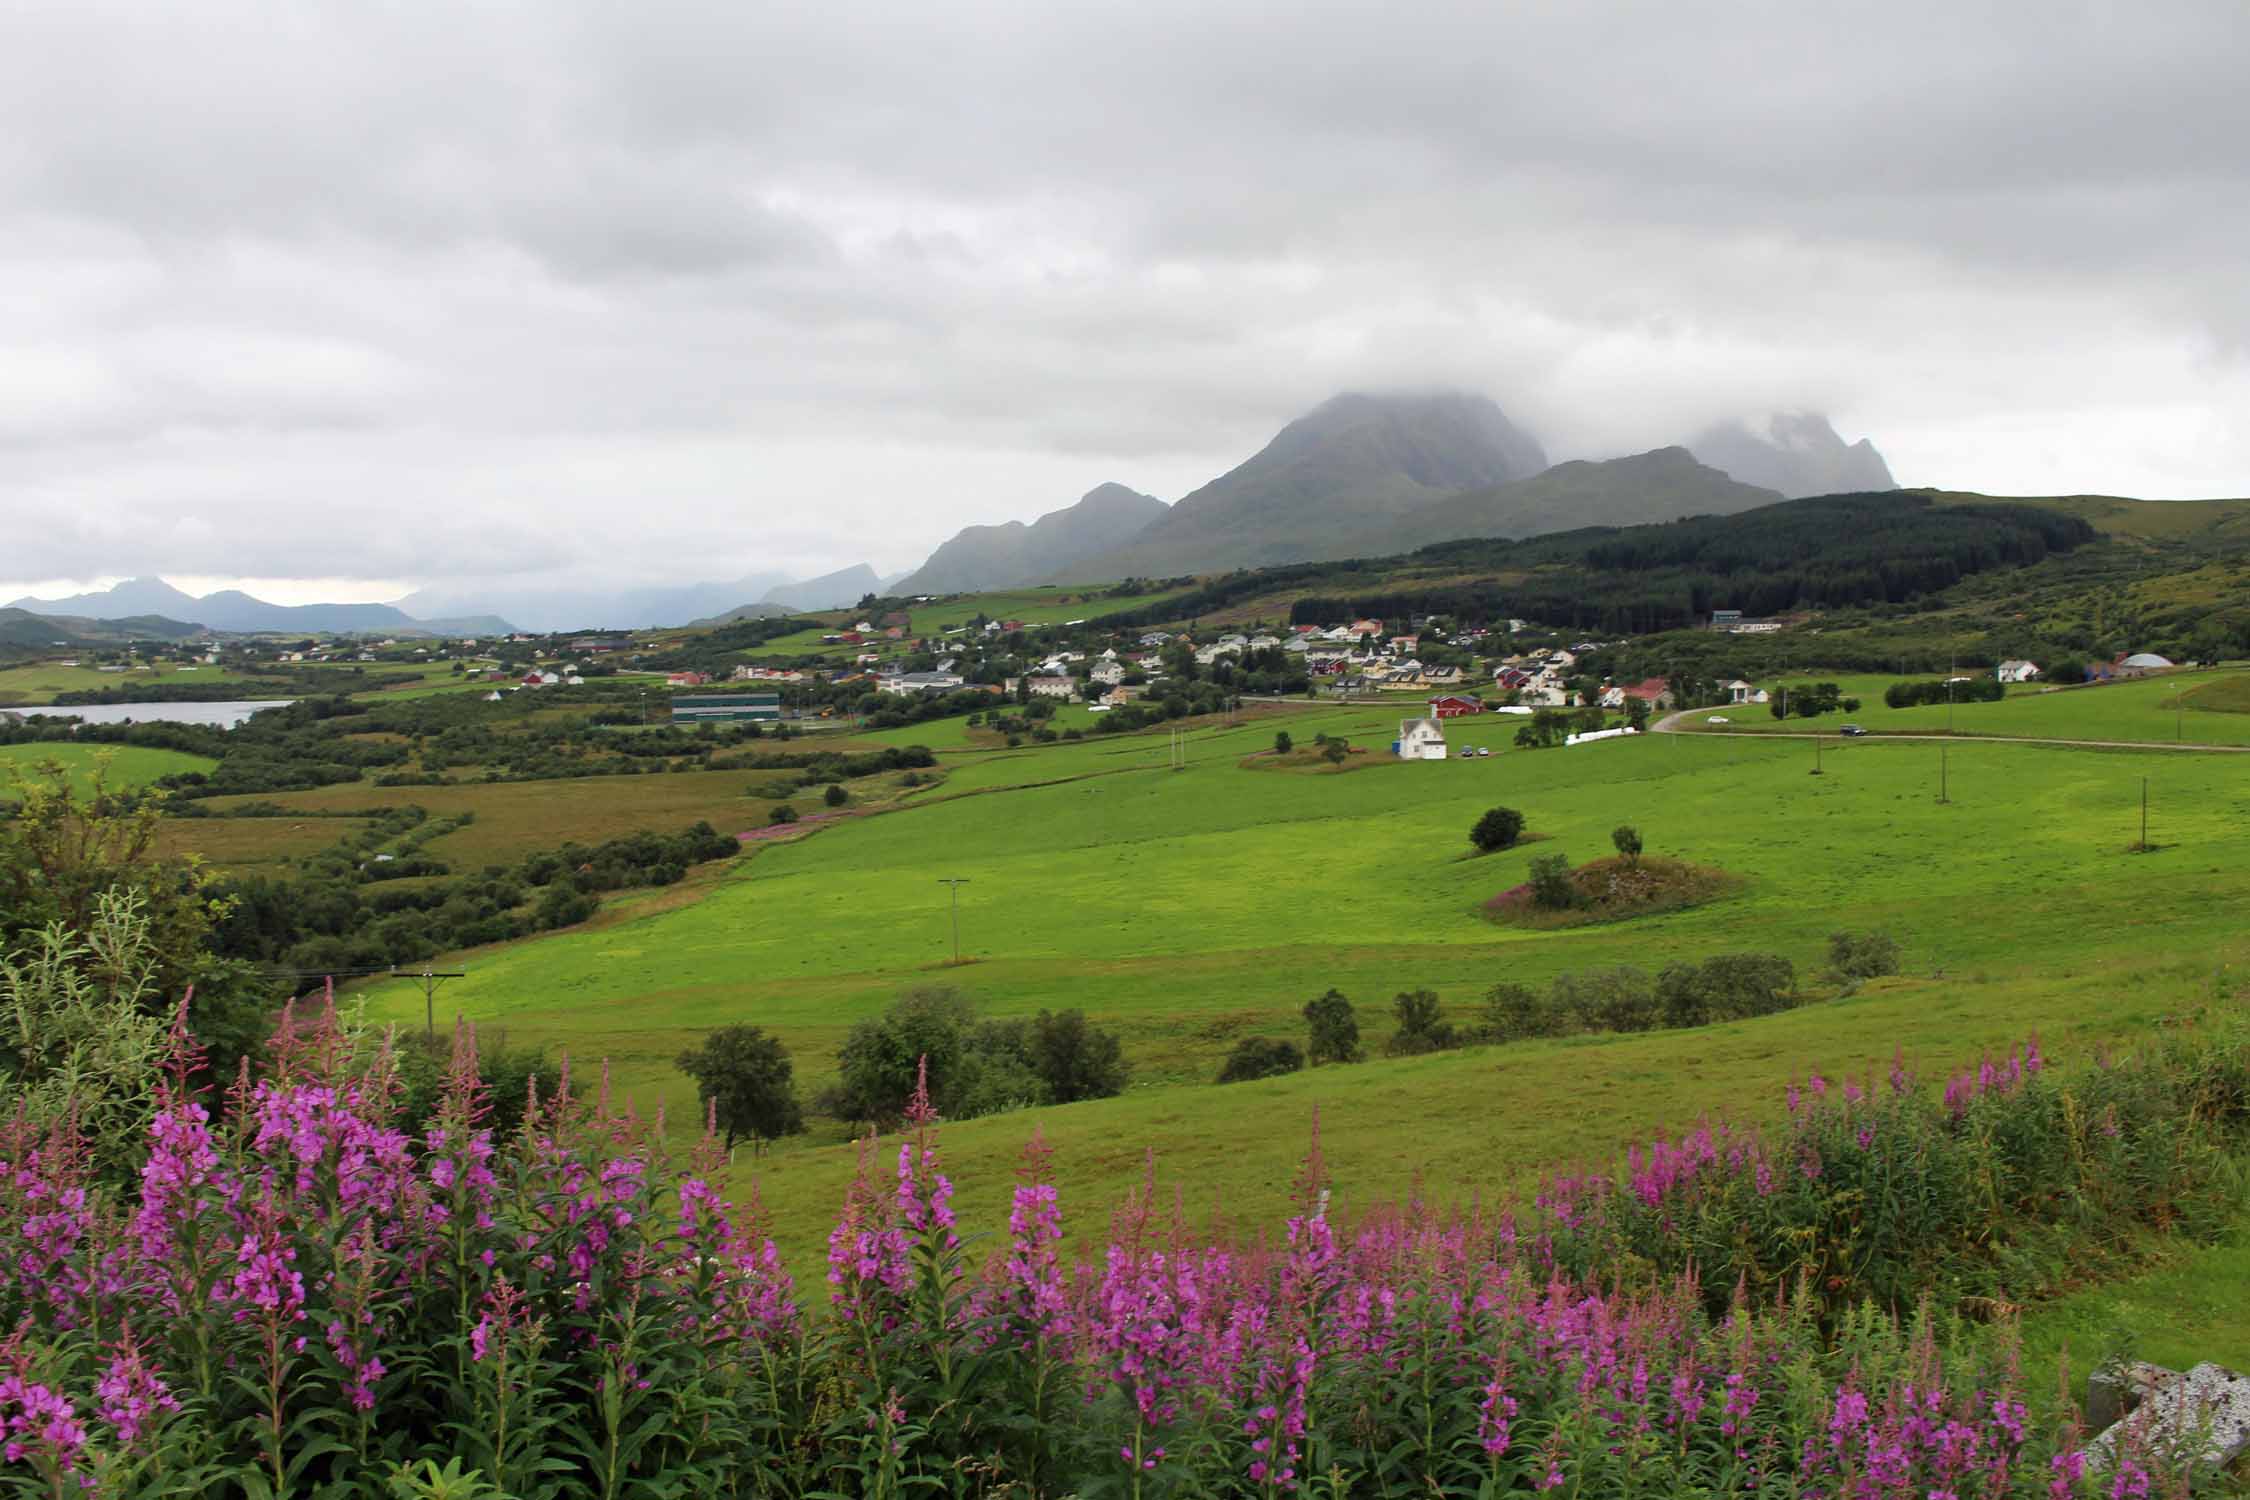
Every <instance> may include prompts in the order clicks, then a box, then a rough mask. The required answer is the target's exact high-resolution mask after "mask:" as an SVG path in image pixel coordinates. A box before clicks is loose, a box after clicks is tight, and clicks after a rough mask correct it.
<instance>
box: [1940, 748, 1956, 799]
mask: <svg viewBox="0 0 2250 1500" xmlns="http://www.w3.org/2000/svg"><path fill="white" fill-rule="evenodd" d="M1949 748H1951V747H1950V746H1948V745H1947V744H1946V742H1945V741H1943V740H1939V741H1938V747H1937V799H1938V805H1939V806H1941V807H1942V806H1944V805H1945V804H1947V803H1949V802H1951V801H1952V800H1953V799H1952V798H1951V797H1948V796H1947V795H1946V794H1945V792H1946V781H1945V770H1946V767H1945V752H1946V751H1947V750H1948V749H1949Z"/></svg>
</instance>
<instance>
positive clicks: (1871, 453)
mask: <svg viewBox="0 0 2250 1500" xmlns="http://www.w3.org/2000/svg"><path fill="white" fill-rule="evenodd" d="M1687 446H1688V448H1689V450H1690V451H1691V452H1693V453H1694V454H1695V456H1696V457H1697V458H1699V459H1701V460H1702V461H1703V462H1705V463H1707V464H1709V465H1711V467H1713V468H1715V469H1724V470H1725V471H1726V472H1727V473H1729V474H1731V475H1733V476H1734V477H1735V478H1736V479H1739V480H1741V481H1742V482H1743V483H1744V484H1755V485H1761V486H1763V487H1764V488H1766V489H1769V490H1773V491H1776V492H1777V493H1779V494H1780V495H1781V496H1782V497H1783V498H1785V499H1789V500H1799V499H1802V498H1804V497H1805V496H1807V495H1856V494H1862V493H1866V492H1868V491H1872V490H1895V489H1897V488H1898V481H1897V480H1895V479H1893V478H1891V466H1890V465H1889V464H1886V463H1884V462H1883V455H1882V454H1880V453H1877V452H1876V451H1875V445H1874V444H1873V443H1871V442H1869V441H1868V440H1867V439H1866V438H1861V439H1860V440H1859V441H1858V442H1856V443H1852V444H1849V445H1846V443H1845V442H1844V440H1843V439H1842V438H1840V437H1838V436H1837V435H1836V429H1835V428H1833V427H1831V426H1829V425H1828V419H1827V418H1826V417H1824V416H1822V415H1821V414H1820V413H1818V412H1812V411H1785V412H1775V413H1774V414H1773V415H1772V416H1770V417H1767V418H1766V419H1765V420H1764V421H1763V422H1760V423H1757V424H1755V425H1753V424H1751V423H1749V422H1722V423H1720V424H1718V425H1716V426H1714V427H1709V428H1706V429H1705V430H1704V431H1703V432H1702V433H1701V434H1700V435H1699V436H1697V437H1694V438H1691V439H1690V440H1689V441H1688V445H1687Z"/></svg>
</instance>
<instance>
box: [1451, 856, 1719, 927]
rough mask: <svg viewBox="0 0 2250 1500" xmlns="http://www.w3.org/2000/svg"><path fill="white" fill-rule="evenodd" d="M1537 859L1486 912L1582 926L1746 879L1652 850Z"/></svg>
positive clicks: (1700, 897) (1531, 922) (1713, 896)
mask: <svg viewBox="0 0 2250 1500" xmlns="http://www.w3.org/2000/svg"><path fill="white" fill-rule="evenodd" d="M1558 862H1559V863H1558ZM1532 863H1533V871H1532V878H1531V879H1529V880H1527V881H1525V882H1524V883H1523V884H1522V885H1518V886H1511V887H1510V888H1508V889H1507V890H1504V891H1502V892H1501V893H1500V894H1499V895H1497V896H1494V897H1493V898H1492V899H1491V900H1489V901H1487V902H1485V904H1484V911H1485V915H1487V916H1489V917H1491V918H1493V919H1494V920H1495V921H1501V922H1510V923H1514V924H1517V925H1519V926H1524V927H1541V928H1546V927H1579V926H1584V925H1585V924H1587V923H1590V922H1616V921H1622V920H1623V919H1625V918H1627V917H1645V916H1649V915H1651V914H1653V913H1656V912H1660V911H1678V910H1679V909H1681V908H1682V907H1688V906H1701V905H1703V904H1704V903H1705V902H1709V901H1717V900H1721V899H1723V898H1724V897H1727V896H1732V895H1734V894H1735V893H1736V892H1738V891H1740V890H1741V889H1742V888H1743V886H1744V884H1745V882H1744V881H1743V879H1742V877H1741V876H1739V875H1731V874H1729V873H1727V872H1726V871H1725V870H1720V869H1715V868H1713V867H1711V866H1709V865H1698V864H1691V863H1689V862H1688V861H1687V860H1684V859H1663V858H1659V857H1655V856H1649V855H1639V856H1633V857H1625V856H1617V857H1613V858H1610V859H1597V860H1594V861H1592V862H1591V863H1589V864H1583V865H1579V866H1577V867H1576V868H1571V867H1570V866H1569V863H1568V861H1567V860H1566V859H1565V858H1564V856H1562V855H1560V854H1550V855H1547V856H1545V857H1544V858H1542V859H1538V860H1534V861H1533V862H1532ZM1542 866H1544V867H1545V868H1541V867H1542Z"/></svg>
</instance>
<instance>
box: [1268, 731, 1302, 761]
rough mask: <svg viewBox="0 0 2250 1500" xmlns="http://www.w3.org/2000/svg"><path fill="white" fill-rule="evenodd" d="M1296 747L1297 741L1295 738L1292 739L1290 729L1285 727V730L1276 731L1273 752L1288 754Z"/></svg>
mask: <svg viewBox="0 0 2250 1500" xmlns="http://www.w3.org/2000/svg"><path fill="white" fill-rule="evenodd" d="M1296 748H1297V742H1296V741H1295V740H1293V739H1291V738H1290V737H1289V731H1288V730H1286V729H1283V730H1280V731H1278V732H1276V733H1275V735H1274V737H1273V753H1274V754H1276V755H1287V754H1288V753H1289V752H1290V751H1292V750H1294V749H1296Z"/></svg>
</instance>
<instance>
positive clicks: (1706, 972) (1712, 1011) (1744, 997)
mask: <svg viewBox="0 0 2250 1500" xmlns="http://www.w3.org/2000/svg"><path fill="white" fill-rule="evenodd" d="M1796 988H1797V972H1796V966H1795V965H1793V964H1791V963H1790V962H1789V960H1788V959H1786V958H1783V957H1782V956H1781V955H1780V954H1778V953H1721V954H1718V955H1716V956H1714V957H1711V958H1707V959H1705V960H1704V961H1703V962H1702V963H1700V964H1692V963H1679V964H1669V965H1667V966H1666V967H1665V968H1664V970H1663V972H1661V973H1660V974H1658V975H1657V976H1656V1006H1657V1010H1658V1011H1659V1012H1660V1013H1661V1016H1662V1020H1663V1024H1664V1025H1666V1026H1701V1025H1704V1024H1706V1023H1707V1022H1711V1021H1733V1020H1739V1019H1741V1018H1743V1017H1746V1016H1763V1015H1771V1014H1772V1013H1773V1012H1775V1011H1778V1010H1786V1009H1787V1008H1788V1007H1789V1004H1790V1000H1791V998H1792V996H1794V994H1795V993H1796Z"/></svg>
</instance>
